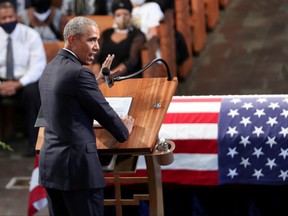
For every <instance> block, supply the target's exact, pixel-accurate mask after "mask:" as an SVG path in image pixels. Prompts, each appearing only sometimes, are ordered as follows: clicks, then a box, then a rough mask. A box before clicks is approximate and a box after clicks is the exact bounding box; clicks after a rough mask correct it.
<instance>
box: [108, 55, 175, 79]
mask: <svg viewBox="0 0 288 216" xmlns="http://www.w3.org/2000/svg"><path fill="white" fill-rule="evenodd" d="M159 61H160V62H162V63H163V64H164V65H165V67H166V72H167V80H168V81H171V80H173V76H172V75H171V73H170V69H169V66H168V63H167V62H166V61H165V60H164V59H162V58H156V59H154V60H152V61H151V62H150V63H149V64H147V65H146V66H145V67H143V68H142V69H140V70H139V71H136V72H134V73H132V74H129V75H127V76H118V77H115V78H113V82H116V81H122V80H126V79H130V78H132V77H134V76H136V75H138V74H140V73H143V72H144V71H146V70H147V69H148V68H150V67H151V66H152V65H153V64H155V63H156V62H159Z"/></svg>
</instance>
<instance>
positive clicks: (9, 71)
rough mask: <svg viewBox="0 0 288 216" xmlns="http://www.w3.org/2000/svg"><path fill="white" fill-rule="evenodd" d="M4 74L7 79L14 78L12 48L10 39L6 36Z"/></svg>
mask: <svg viewBox="0 0 288 216" xmlns="http://www.w3.org/2000/svg"><path fill="white" fill-rule="evenodd" d="M6 76H7V79H8V80H12V79H14V59H13V50H12V40H11V37H10V36H9V37H8V43H7V54H6Z"/></svg>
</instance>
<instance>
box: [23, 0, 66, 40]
mask: <svg viewBox="0 0 288 216" xmlns="http://www.w3.org/2000/svg"><path fill="white" fill-rule="evenodd" d="M19 15H20V17H21V19H22V21H23V23H24V24H26V25H28V26H31V27H32V28H34V29H35V30H36V31H38V32H39V34H40V36H41V38H42V40H44V41H55V40H63V29H64V26H65V25H66V23H67V22H68V20H67V18H66V16H65V15H64V14H63V13H62V12H61V10H60V9H59V8H56V7H54V6H53V5H52V2H51V0H31V7H29V8H28V9H26V10H24V11H22V12H21V13H20V14H19Z"/></svg>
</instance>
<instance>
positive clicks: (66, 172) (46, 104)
mask: <svg viewBox="0 0 288 216" xmlns="http://www.w3.org/2000/svg"><path fill="white" fill-rule="evenodd" d="M39 89H40V94H41V102H42V109H43V115H44V119H45V121H46V124H47V125H45V132H44V144H43V145H42V148H41V150H40V162H39V175H40V178H39V183H40V185H42V186H44V187H47V188H54V189H59V190H75V189H88V188H99V187H104V186H105V180H104V177H103V171H102V168H101V165H100V162H99V158H98V153H97V148H96V138H95V133H94V131H93V120H94V119H96V120H97V121H98V122H99V123H100V124H101V125H102V126H103V127H104V128H106V129H107V130H108V131H109V132H110V133H111V134H112V135H113V136H114V137H115V138H116V139H117V140H118V141H119V142H124V141H126V140H127V139H128V135H129V134H128V130H127V128H126V126H125V125H124V124H123V122H122V120H121V119H120V118H119V116H118V115H117V113H116V112H115V111H114V110H113V109H112V108H111V107H110V105H109V104H108V102H107V101H106V100H105V98H104V96H103V95H102V93H101V91H100V90H99V87H98V84H97V82H96V79H95V76H94V74H93V73H92V72H91V71H90V70H89V69H86V68H83V67H82V65H81V63H80V61H79V60H78V59H77V58H76V57H75V56H74V55H72V54H71V53H70V52H68V51H66V50H64V49H62V50H60V51H59V52H58V54H57V55H56V57H55V58H54V59H53V60H52V61H51V62H50V63H49V64H48V65H47V66H46V68H45V70H44V72H43V74H42V77H41V79H40V81H39Z"/></svg>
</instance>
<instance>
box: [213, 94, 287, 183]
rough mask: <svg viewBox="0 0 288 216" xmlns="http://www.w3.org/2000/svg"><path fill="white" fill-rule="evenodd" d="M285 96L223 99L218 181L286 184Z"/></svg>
mask: <svg viewBox="0 0 288 216" xmlns="http://www.w3.org/2000/svg"><path fill="white" fill-rule="evenodd" d="M287 120H288V97H259V96H257V97H251V98H237V97H234V98H224V99H223V100H222V105H221V111H220V118H219V133H218V134H219V135H218V158H219V183H220V184H230V183H242V184H268V185H274V184H278V185H279V184H287V182H288V121H287Z"/></svg>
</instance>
